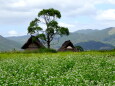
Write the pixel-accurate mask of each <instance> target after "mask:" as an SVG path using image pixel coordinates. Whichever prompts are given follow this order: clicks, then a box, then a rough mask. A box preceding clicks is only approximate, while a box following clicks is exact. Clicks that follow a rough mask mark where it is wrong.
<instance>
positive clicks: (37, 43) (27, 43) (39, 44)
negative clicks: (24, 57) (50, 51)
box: [21, 36, 45, 49]
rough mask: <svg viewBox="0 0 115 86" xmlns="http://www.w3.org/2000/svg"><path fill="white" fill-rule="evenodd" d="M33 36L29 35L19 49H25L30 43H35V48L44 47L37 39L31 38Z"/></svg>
mask: <svg viewBox="0 0 115 86" xmlns="http://www.w3.org/2000/svg"><path fill="white" fill-rule="evenodd" d="M34 38H35V36H31V37H30V38H29V39H28V41H27V42H26V43H25V44H24V45H23V46H22V47H21V49H27V48H28V47H29V45H30V44H35V45H36V46H37V48H41V47H45V46H44V45H43V44H42V43H41V42H40V40H39V39H36V40H33V39H34Z"/></svg>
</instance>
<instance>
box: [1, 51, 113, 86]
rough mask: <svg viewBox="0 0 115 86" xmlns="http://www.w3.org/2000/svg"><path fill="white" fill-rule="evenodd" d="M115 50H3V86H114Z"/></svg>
mask: <svg viewBox="0 0 115 86" xmlns="http://www.w3.org/2000/svg"><path fill="white" fill-rule="evenodd" d="M114 63H115V52H96V51H92V52H59V53H0V86H114V85H115V65H114Z"/></svg>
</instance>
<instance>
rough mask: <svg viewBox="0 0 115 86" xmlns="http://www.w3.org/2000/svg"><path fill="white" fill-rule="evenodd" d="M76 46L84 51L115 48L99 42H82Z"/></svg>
mask: <svg viewBox="0 0 115 86" xmlns="http://www.w3.org/2000/svg"><path fill="white" fill-rule="evenodd" d="M75 46H81V47H83V49H84V50H111V49H114V48H115V47H114V46H112V45H110V44H105V43H101V42H97V41H88V42H80V43H77V44H75Z"/></svg>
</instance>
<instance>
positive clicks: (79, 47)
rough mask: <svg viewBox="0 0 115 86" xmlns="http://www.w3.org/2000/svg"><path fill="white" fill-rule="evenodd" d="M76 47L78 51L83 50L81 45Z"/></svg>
mask: <svg viewBox="0 0 115 86" xmlns="http://www.w3.org/2000/svg"><path fill="white" fill-rule="evenodd" d="M76 48H77V50H78V51H84V49H83V47H81V46H76Z"/></svg>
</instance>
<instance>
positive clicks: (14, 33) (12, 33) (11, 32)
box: [8, 30, 19, 36]
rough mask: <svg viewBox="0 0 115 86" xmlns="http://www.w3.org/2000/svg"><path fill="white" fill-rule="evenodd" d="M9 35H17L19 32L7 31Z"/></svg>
mask: <svg viewBox="0 0 115 86" xmlns="http://www.w3.org/2000/svg"><path fill="white" fill-rule="evenodd" d="M8 34H9V36H18V35H19V34H18V33H17V32H16V31H15V30H11V31H9V32H8Z"/></svg>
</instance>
